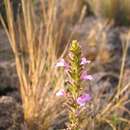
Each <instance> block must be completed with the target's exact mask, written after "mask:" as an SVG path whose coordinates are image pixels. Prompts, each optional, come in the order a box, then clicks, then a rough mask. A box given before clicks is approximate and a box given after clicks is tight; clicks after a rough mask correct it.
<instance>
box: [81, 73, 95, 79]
mask: <svg viewBox="0 0 130 130" xmlns="http://www.w3.org/2000/svg"><path fill="white" fill-rule="evenodd" d="M92 79H93V77H92V76H91V75H88V74H87V72H86V71H84V72H83V73H82V74H81V80H92Z"/></svg>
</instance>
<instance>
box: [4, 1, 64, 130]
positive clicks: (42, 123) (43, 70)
mask: <svg viewBox="0 0 130 130" xmlns="http://www.w3.org/2000/svg"><path fill="white" fill-rule="evenodd" d="M5 2H6V3H5V7H6V14H7V26H6V25H5V24H4V21H2V23H3V25H4V27H5V30H6V33H7V35H8V38H9V42H10V44H11V47H12V50H13V53H14V56H15V62H16V69H17V74H18V77H19V81H20V92H21V97H22V103H23V111H24V118H25V121H26V123H27V126H28V128H29V129H31V130H32V129H37V130H38V129H46V130H47V129H48V128H49V127H50V126H51V125H52V123H53V121H54V120H55V119H56V118H57V115H58V112H59V110H60V107H59V106H58V104H60V101H57V98H56V97H55V92H56V91H57V89H58V88H59V87H61V85H63V82H64V79H63V76H62V75H63V74H62V72H58V73H61V74H60V76H59V74H57V70H55V69H54V66H55V63H56V60H57V50H56V47H57V46H58V43H60V42H61V37H62V36H61V35H62V34H61V33H62V32H61V31H62V30H60V29H59V30H58V31H57V30H56V28H55V19H56V10H55V1H53V0H52V1H50V2H49V4H48V6H50V7H49V8H48V10H46V9H45V7H44V3H42V11H43V12H42V13H43V16H42V18H41V20H40V22H39V23H37V19H36V15H37V14H35V9H34V5H33V3H32V1H31V0H28V1H26V0H22V1H21V3H22V5H21V9H22V10H21V14H20V15H18V20H17V22H15V21H14V14H13V11H12V6H11V3H10V2H9V1H8V0H7V1H5ZM61 26H62V25H61ZM59 32H60V35H59ZM56 43H57V44H56Z"/></svg>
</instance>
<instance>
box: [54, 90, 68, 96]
mask: <svg viewBox="0 0 130 130" xmlns="http://www.w3.org/2000/svg"><path fill="white" fill-rule="evenodd" d="M65 95H66V92H65V90H64V89H60V90H59V91H58V92H57V93H56V96H58V97H59V96H65Z"/></svg>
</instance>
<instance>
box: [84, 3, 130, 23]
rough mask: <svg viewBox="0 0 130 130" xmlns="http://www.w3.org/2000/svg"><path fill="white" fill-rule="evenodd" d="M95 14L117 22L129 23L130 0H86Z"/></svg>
mask: <svg viewBox="0 0 130 130" xmlns="http://www.w3.org/2000/svg"><path fill="white" fill-rule="evenodd" d="M86 1H87V2H88V3H89V5H90V7H91V10H93V12H94V14H96V15H97V16H103V17H105V18H107V19H109V20H115V22H116V23H117V24H121V25H129V24H130V22H129V20H130V9H129V7H130V6H129V5H130V0H124V1H122V0H106V1H104V0H86Z"/></svg>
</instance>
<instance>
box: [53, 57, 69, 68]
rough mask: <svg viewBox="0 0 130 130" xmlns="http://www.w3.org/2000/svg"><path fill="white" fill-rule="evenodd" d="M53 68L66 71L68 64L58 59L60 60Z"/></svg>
mask: <svg viewBox="0 0 130 130" xmlns="http://www.w3.org/2000/svg"><path fill="white" fill-rule="evenodd" d="M55 66H56V67H65V69H66V70H68V69H69V64H68V63H67V62H66V61H65V60H64V59H63V58H62V59H60V60H59V61H58V62H57V63H56V65H55Z"/></svg>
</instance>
